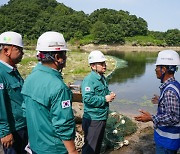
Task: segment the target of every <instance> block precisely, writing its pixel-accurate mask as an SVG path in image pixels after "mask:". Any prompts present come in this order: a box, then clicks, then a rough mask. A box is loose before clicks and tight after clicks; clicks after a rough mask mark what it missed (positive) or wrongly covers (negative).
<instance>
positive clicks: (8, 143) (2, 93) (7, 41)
mask: <svg viewBox="0 0 180 154" xmlns="http://www.w3.org/2000/svg"><path fill="white" fill-rule="evenodd" d="M23 54H24V53H23V42H22V37H21V35H20V34H18V33H16V32H4V33H2V34H1V35H0V138H1V143H2V145H3V149H4V152H5V153H8V154H25V153H26V151H25V150H24V148H25V146H26V144H27V141H28V137H27V129H26V119H25V118H24V117H23V111H22V108H21V105H22V102H23V97H22V95H21V88H22V85H23V79H22V77H21V75H20V74H19V72H18V70H17V68H16V64H17V63H19V62H20V61H21V59H22V56H23Z"/></svg>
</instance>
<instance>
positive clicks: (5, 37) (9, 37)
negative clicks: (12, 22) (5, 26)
mask: <svg viewBox="0 0 180 154" xmlns="http://www.w3.org/2000/svg"><path fill="white" fill-rule="evenodd" d="M0 44H6V45H16V46H18V47H23V41H22V36H21V35H20V34H19V33H16V32H11V31H9V32H4V33H2V34H1V35H0Z"/></svg>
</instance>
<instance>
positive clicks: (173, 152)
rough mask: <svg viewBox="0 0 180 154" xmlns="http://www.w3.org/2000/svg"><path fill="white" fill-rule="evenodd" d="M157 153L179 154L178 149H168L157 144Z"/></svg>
mask: <svg viewBox="0 0 180 154" xmlns="http://www.w3.org/2000/svg"><path fill="white" fill-rule="evenodd" d="M156 154H177V151H176V150H170V149H166V148H164V147H162V146H160V145H157V144H156Z"/></svg>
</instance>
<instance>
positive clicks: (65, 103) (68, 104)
mask: <svg viewBox="0 0 180 154" xmlns="http://www.w3.org/2000/svg"><path fill="white" fill-rule="evenodd" d="M70 106H71V102H70V100H66V101H62V108H63V109H64V108H67V107H70Z"/></svg>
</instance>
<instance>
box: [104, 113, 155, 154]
mask: <svg viewBox="0 0 180 154" xmlns="http://www.w3.org/2000/svg"><path fill="white" fill-rule="evenodd" d="M126 116H128V117H130V118H131V119H132V120H133V121H134V122H136V124H137V126H138V129H137V131H136V132H135V133H134V134H132V135H131V136H127V137H126V138H125V139H127V140H128V141H129V145H128V146H123V147H122V148H120V149H118V150H115V151H112V150H110V151H107V152H106V153H105V154H120V153H122V154H154V153H155V144H154V139H153V123H152V122H147V123H142V122H137V121H135V120H134V116H135V115H130V114H126Z"/></svg>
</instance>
